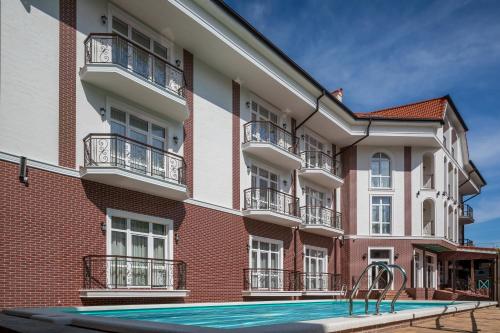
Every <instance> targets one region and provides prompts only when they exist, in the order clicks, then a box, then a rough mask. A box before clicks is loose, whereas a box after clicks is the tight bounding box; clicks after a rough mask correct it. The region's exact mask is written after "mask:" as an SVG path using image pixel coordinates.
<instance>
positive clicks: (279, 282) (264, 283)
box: [243, 268, 300, 291]
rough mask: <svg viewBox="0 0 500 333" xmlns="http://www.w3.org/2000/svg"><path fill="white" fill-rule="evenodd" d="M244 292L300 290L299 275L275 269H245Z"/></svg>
mask: <svg viewBox="0 0 500 333" xmlns="http://www.w3.org/2000/svg"><path fill="white" fill-rule="evenodd" d="M243 280H244V281H243V282H244V290H266V291H271V290H276V291H280V290H283V291H297V290H300V289H299V286H300V282H299V275H298V273H297V272H295V271H289V270H284V269H274V268H245V269H244V270H243Z"/></svg>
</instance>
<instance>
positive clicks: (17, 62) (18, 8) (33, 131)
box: [0, 0, 59, 164]
mask: <svg viewBox="0 0 500 333" xmlns="http://www.w3.org/2000/svg"><path fill="white" fill-rule="evenodd" d="M0 15H1V16H0V31H1V38H0V50H1V53H0V151H3V152H8V153H11V154H16V155H22V156H26V157H28V158H32V159H36V160H40V161H43V162H47V163H54V164H57V162H58V126H59V84H58V82H59V21H58V20H59V2H58V1H54V0H40V1H35V2H33V1H14V0H10V1H9V0H8V1H1V2H0Z"/></svg>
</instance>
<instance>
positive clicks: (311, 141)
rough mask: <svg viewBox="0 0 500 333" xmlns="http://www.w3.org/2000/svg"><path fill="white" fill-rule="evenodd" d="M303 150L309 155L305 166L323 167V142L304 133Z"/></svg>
mask: <svg viewBox="0 0 500 333" xmlns="http://www.w3.org/2000/svg"><path fill="white" fill-rule="evenodd" d="M304 150H305V151H308V152H309V153H307V154H308V155H309V156H308V158H307V161H306V167H308V168H324V167H326V165H324V164H325V163H324V162H325V161H323V155H322V154H321V152H323V150H324V146H323V143H321V142H320V141H319V140H316V139H315V138H313V137H311V136H310V135H308V134H306V135H305V136H304Z"/></svg>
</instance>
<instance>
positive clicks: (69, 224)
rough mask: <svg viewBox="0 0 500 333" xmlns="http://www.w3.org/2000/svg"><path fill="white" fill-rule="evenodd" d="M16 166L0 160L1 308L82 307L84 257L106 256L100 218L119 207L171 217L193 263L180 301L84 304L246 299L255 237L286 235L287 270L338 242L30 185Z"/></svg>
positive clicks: (216, 215)
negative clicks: (308, 253) (306, 254)
mask: <svg viewBox="0 0 500 333" xmlns="http://www.w3.org/2000/svg"><path fill="white" fill-rule="evenodd" d="M17 172H18V165H17V164H14V163H10V162H4V161H0V177H1V179H2V181H3V186H2V188H1V190H0V202H2V203H3V207H2V212H3V214H1V215H0V225H1V226H2V230H1V231H2V232H1V233H0V242H1V244H2V247H0V257H1V258H2V259H1V260H0V271H1V272H3V274H1V275H0V285H2V289H1V292H0V308H6V307H19V306H59V305H82V300H81V299H80V297H79V290H80V289H81V288H82V285H83V270H82V268H83V264H82V258H83V257H84V256H86V255H90V254H94V255H96V254H105V253H106V245H105V244H106V236H105V233H104V232H103V231H102V230H101V223H103V222H105V221H106V209H107V208H114V209H119V210H124V211H129V212H134V213H140V214H145V215H152V216H159V217H164V218H169V219H172V220H173V221H174V232H175V233H177V234H178V238H179V241H178V242H176V243H174V258H175V259H177V260H183V261H185V262H186V263H187V288H188V289H189V290H190V291H191V295H190V296H189V297H187V298H186V299H185V300H182V299H134V300H129V299H115V300H112V301H108V300H106V301H104V300H88V301H85V302H83V304H85V305H96V304H125V303H128V304H130V303H162V302H163V303H165V302H183V301H186V302H217V301H219V302H220V301H241V300H243V298H242V293H241V291H242V290H243V286H244V283H243V269H244V268H247V267H248V257H249V254H248V249H247V246H248V242H249V235H255V236H261V237H266V238H272V239H277V240H281V241H282V242H283V249H284V258H283V260H284V262H283V269H286V270H293V268H294V260H297V265H298V267H299V268H302V266H303V245H304V244H308V245H313V246H318V247H325V248H327V249H328V255H329V257H330V264H329V271H332V270H333V266H332V265H333V262H334V259H333V258H334V254H333V253H332V252H333V240H332V239H331V238H327V237H321V236H316V235H312V234H308V233H305V232H302V231H300V232H298V233H299V236H298V238H297V250H298V252H297V255H295V253H294V240H293V232H294V231H293V229H291V228H286V227H281V226H277V225H274V224H270V223H265V222H260V221H255V220H251V219H247V218H243V217H241V216H238V215H235V214H230V213H225V212H221V211H218V210H213V209H208V208H204V207H200V206H196V205H192V204H184V203H182V202H177V201H172V200H169V199H165V198H160V197H155V196H152V195H148V194H144V193H139V192H134V191H130V190H126V189H121V188H116V187H112V186H108V185H104V184H100V183H95V182H91V181H86V180H81V179H79V178H75V177H69V176H64V175H60V174H56V173H52V172H48V171H43V170H38V169H35V168H30V170H29V172H30V173H29V174H30V184H29V186H25V185H24V184H21V183H19V181H18V178H17Z"/></svg>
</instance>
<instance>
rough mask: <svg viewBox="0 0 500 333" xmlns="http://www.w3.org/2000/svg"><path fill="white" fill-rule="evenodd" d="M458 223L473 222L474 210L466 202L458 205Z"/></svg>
mask: <svg viewBox="0 0 500 333" xmlns="http://www.w3.org/2000/svg"><path fill="white" fill-rule="evenodd" d="M459 219H460V223H463V224H470V223H473V222H474V210H473V209H472V207H471V206H469V205H467V204H461V205H460V217H459Z"/></svg>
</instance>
